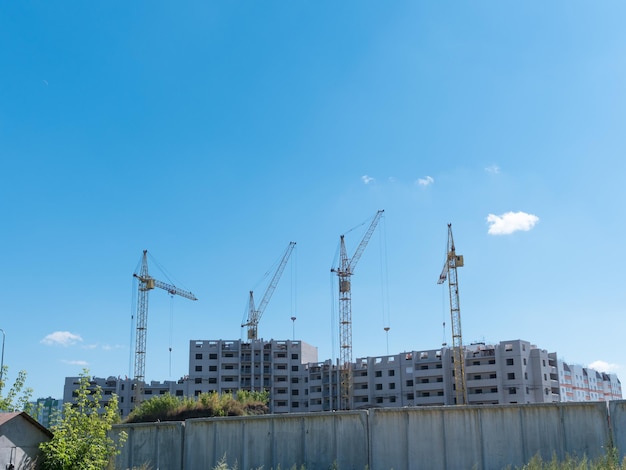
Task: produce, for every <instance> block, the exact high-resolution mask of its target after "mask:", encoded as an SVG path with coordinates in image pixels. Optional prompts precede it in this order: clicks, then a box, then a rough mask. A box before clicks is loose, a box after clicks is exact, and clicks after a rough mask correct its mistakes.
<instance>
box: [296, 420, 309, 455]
mask: <svg viewBox="0 0 626 470" xmlns="http://www.w3.org/2000/svg"><path fill="white" fill-rule="evenodd" d="M300 435H301V436H302V463H301V465H305V466H306V464H307V463H308V459H307V452H306V435H307V429H306V421H305V419H304V416H302V417H301V418H300ZM299 466H300V465H298V467H299Z"/></svg>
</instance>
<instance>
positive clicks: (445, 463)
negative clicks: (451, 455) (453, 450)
mask: <svg viewBox="0 0 626 470" xmlns="http://www.w3.org/2000/svg"><path fill="white" fill-rule="evenodd" d="M439 416H441V433H442V436H441V442H442V443H443V468H444V469H445V468H448V449H447V446H446V418H445V416H444V412H443V408H441V409H440V410H439Z"/></svg>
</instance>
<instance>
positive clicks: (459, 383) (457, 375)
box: [437, 224, 467, 405]
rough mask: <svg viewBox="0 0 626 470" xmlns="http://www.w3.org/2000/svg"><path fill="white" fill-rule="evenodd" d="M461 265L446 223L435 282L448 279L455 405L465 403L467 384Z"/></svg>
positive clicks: (460, 259) (438, 282) (459, 256)
mask: <svg viewBox="0 0 626 470" xmlns="http://www.w3.org/2000/svg"><path fill="white" fill-rule="evenodd" d="M462 266H463V255H457V254H456V251H455V247H454V238H453V237H452V224H448V247H447V251H446V261H445V263H444V265H443V270H442V271H441V274H440V275H439V280H438V281H437V284H443V283H444V282H445V281H446V278H447V279H448V290H449V291H450V317H451V319H452V364H453V369H454V388H455V399H456V404H457V405H465V404H467V386H466V383H465V354H464V351H463V336H462V335H461V308H460V306H459V283H458V278H457V272H456V268H460V267H462Z"/></svg>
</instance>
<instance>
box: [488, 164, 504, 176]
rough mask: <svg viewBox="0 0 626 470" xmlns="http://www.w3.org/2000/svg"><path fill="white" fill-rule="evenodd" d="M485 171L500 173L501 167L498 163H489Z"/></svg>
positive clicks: (494, 173)
mask: <svg viewBox="0 0 626 470" xmlns="http://www.w3.org/2000/svg"><path fill="white" fill-rule="evenodd" d="M485 171H486V172H487V173H491V174H493V175H497V174H498V173H500V167H499V166H498V165H489V166H488V167H487V168H485Z"/></svg>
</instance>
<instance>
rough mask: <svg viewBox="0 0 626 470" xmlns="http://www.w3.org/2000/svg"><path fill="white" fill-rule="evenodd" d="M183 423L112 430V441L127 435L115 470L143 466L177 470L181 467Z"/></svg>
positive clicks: (154, 424) (125, 427)
mask: <svg viewBox="0 0 626 470" xmlns="http://www.w3.org/2000/svg"><path fill="white" fill-rule="evenodd" d="M184 430H185V423H181V422H163V423H142V424H122V425H119V426H115V427H114V428H113V437H114V439H118V437H119V433H120V432H122V431H125V432H126V433H127V434H128V437H127V440H126V444H125V445H124V447H123V448H122V452H121V454H120V455H118V456H117V457H116V459H115V468H116V469H120V470H121V469H124V470H125V469H132V468H135V467H136V468H139V467H142V466H146V467H147V468H150V469H154V470H156V469H159V468H160V469H179V468H182V465H183V440H184Z"/></svg>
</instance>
